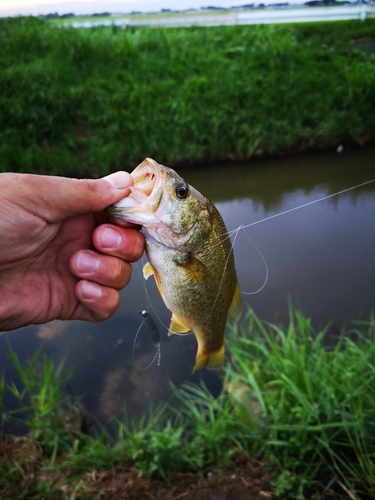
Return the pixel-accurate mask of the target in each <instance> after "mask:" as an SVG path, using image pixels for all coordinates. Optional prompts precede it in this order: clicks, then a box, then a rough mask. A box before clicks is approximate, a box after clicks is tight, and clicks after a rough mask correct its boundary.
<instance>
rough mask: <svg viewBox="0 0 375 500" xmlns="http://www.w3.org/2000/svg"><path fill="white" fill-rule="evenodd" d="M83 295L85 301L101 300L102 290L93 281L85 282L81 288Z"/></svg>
mask: <svg viewBox="0 0 375 500" xmlns="http://www.w3.org/2000/svg"><path fill="white" fill-rule="evenodd" d="M81 291H82V295H83V296H84V298H85V299H100V297H101V296H102V289H101V288H100V286H99V285H97V284H96V283H93V282H92V281H84V282H83V283H82V286H81Z"/></svg>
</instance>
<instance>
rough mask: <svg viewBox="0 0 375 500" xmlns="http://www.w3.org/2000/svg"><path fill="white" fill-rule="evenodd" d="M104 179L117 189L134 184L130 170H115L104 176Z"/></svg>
mask: <svg viewBox="0 0 375 500" xmlns="http://www.w3.org/2000/svg"><path fill="white" fill-rule="evenodd" d="M103 179H104V180H106V181H107V182H109V184H110V185H111V186H112V187H114V188H117V189H124V188H126V187H129V186H132V185H133V178H132V176H131V175H130V174H128V172H124V171H122V170H120V171H119V172H115V173H114V174H111V175H107V176H106V177H103Z"/></svg>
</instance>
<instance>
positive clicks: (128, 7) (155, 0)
mask: <svg viewBox="0 0 375 500" xmlns="http://www.w3.org/2000/svg"><path fill="white" fill-rule="evenodd" d="M261 1H262V0H259V1H257V0H243V1H242V2H238V1H236V0H177V1H176V0H138V1H136V0H106V1H104V0H94V1H92V0H79V1H78V2H73V1H64V0H63V1H62V0H0V17H5V16H16V15H20V14H21V15H29V14H32V15H34V16H37V15H38V14H48V13H50V12H58V13H59V14H66V13H68V12H73V13H74V14H94V13H95V12H111V13H117V12H121V13H124V14H126V13H129V12H132V11H133V10H136V11H142V12H154V11H159V10H161V9H176V10H183V9H189V8H195V9H199V8H200V7H207V6H209V5H215V6H216V7H231V6H238V5H244V4H246V3H253V2H255V3H260V2H261ZM280 1H287V0H267V1H266V2H264V3H267V4H271V3H278V2H280ZM289 3H298V0H292V1H291V2H289ZM301 3H302V1H301Z"/></svg>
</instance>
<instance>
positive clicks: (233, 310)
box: [228, 282, 242, 322]
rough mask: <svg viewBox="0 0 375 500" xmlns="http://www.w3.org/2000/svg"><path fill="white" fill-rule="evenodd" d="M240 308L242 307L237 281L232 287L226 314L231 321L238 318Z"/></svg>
mask: <svg viewBox="0 0 375 500" xmlns="http://www.w3.org/2000/svg"><path fill="white" fill-rule="evenodd" d="M241 309H242V298H241V290H240V287H239V284H238V282H237V283H236V286H235V288H234V293H233V299H232V302H231V305H230V307H229V311H228V315H229V317H230V319H231V320H232V321H234V322H236V321H238V320H239V319H240V316H241Z"/></svg>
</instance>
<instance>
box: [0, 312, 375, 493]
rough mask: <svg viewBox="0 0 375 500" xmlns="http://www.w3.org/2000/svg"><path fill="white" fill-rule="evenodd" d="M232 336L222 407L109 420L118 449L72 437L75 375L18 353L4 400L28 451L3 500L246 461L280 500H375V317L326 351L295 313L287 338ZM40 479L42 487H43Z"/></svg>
mask: <svg viewBox="0 0 375 500" xmlns="http://www.w3.org/2000/svg"><path fill="white" fill-rule="evenodd" d="M231 330H232V332H231V335H230V338H229V341H228V351H229V352H230V357H231V363H230V364H229V365H227V367H226V369H225V376H224V381H223V391H222V393H221V395H220V396H219V397H218V398H217V399H215V398H214V397H213V396H212V395H211V394H210V393H209V391H208V389H207V388H206V387H205V386H203V385H202V386H193V385H184V386H182V387H180V388H172V397H171V400H170V402H169V403H168V404H166V403H164V404H161V405H159V406H158V407H155V408H152V407H151V408H150V410H149V413H148V414H147V415H145V416H144V417H143V418H142V419H141V420H140V421H138V422H129V420H128V419H127V418H126V413H125V414H124V417H123V418H122V419H119V420H118V419H116V420H112V422H111V424H112V426H114V428H115V429H117V434H116V437H115V438H113V437H111V436H110V435H109V433H108V432H107V431H106V430H105V429H103V430H102V431H101V433H100V434H99V435H98V434H97V433H93V434H92V435H91V436H88V435H84V434H82V432H80V429H79V425H76V426H75V428H72V426H69V425H68V424H67V419H66V418H64V415H65V417H66V414H67V412H68V411H69V412H70V413H72V412H73V413H74V412H75V411H76V408H77V407H78V406H79V404H78V403H77V402H72V401H71V399H69V400H67V399H66V398H62V388H63V386H64V384H66V381H67V378H68V375H69V374H67V373H64V372H62V368H61V366H60V367H58V368H57V369H53V365H52V363H51V361H50V360H48V359H47V358H46V357H45V356H42V355H41V353H40V352H39V351H38V352H37V353H36V354H35V355H34V357H33V359H32V361H31V363H30V365H29V366H28V367H22V366H21V365H20V363H19V360H18V358H17V355H16V354H15V352H14V351H13V350H12V349H11V348H10V351H9V352H10V357H11V360H12V362H13V364H14V365H15V367H16V369H17V372H18V375H19V377H20V379H21V381H22V385H23V388H22V389H20V388H18V387H16V386H15V384H11V385H10V386H9V385H7V384H6V381H5V383H4V384H3V387H4V388H3V391H5V390H10V391H11V392H12V393H13V395H15V396H16V397H17V398H18V399H19V400H20V403H21V406H22V410H23V413H25V411H26V412H27V415H28V417H27V424H28V426H29V430H30V435H29V438H30V439H29V441H28V447H27V449H25V450H24V454H23V455H22V456H21V457H20V456H19V455H18V457H17V460H15V459H14V458H12V453H10V452H9V449H8V452H7V453H4V454H1V458H0V496H1V498H12V499H14V500H17V499H18V498H25V497H27V498H34V497H35V498H54V497H55V496H58V494H59V493H58V492H59V491H61V488H63V485H64V484H67V485H70V488H73V489H74V491H75V493H74V494H75V495H78V494H79V495H81V497H82V498H84V497H85V495H84V481H85V477H87V476H86V474H87V473H90V474H91V473H94V472H93V471H96V472H100V471H103V470H111V469H112V468H114V467H117V466H121V465H123V466H130V465H134V466H135V467H136V468H137V469H138V474H139V475H140V476H145V477H151V478H155V479H163V480H168V477H169V475H170V474H171V473H173V472H189V471H190V472H199V471H203V470H205V471H207V469H208V468H210V467H211V468H214V469H215V470H220V469H225V468H227V467H229V466H230V465H231V464H232V463H233V461H234V459H235V457H238V456H239V455H241V456H245V457H257V458H261V459H262V460H265V461H266V462H267V463H268V464H269V467H270V469H271V470H272V471H273V472H274V477H275V481H274V487H275V491H276V494H277V495H278V496H281V497H284V498H289V499H294V498H295V499H302V498H318V496H317V495H318V493H317V492H318V491H320V493H322V491H323V490H324V489H326V490H328V489H331V490H332V489H333V490H335V489H336V490H339V491H340V492H341V493H342V492H343V491H349V492H351V494H352V498H354V497H356V498H366V495H367V497H369V498H373V497H374V495H375V460H374V456H375V315H372V316H371V318H370V320H369V321H368V322H366V323H358V324H356V325H355V328H354V329H353V330H351V331H348V332H342V334H341V335H340V338H338V339H335V340H336V342H335V343H334V345H331V346H330V347H327V346H326V340H325V336H326V332H325V331H323V332H319V333H317V332H315V331H314V329H313V328H312V326H311V321H310V320H309V319H308V318H305V317H304V316H302V315H301V314H300V313H299V312H297V311H295V312H294V311H291V314H290V323H289V325H288V327H287V328H282V327H279V326H277V325H270V324H265V323H263V322H261V321H260V320H259V319H258V318H257V317H256V316H255V314H254V313H253V312H251V311H250V312H249V313H248V317H247V324H246V325H242V326H239V327H232V328H231ZM37 360H39V361H40V363H37ZM37 366H40V369H39V370H37V369H35V368H36V367H37ZM73 403H74V404H73ZM11 418H14V414H9V413H6V419H11ZM0 445H1V443H0ZM30 450H31V451H32V453H31V451H30ZM30 454H31V455H32V457H31V458H32V459H30ZM41 474H42V476H43V477H45V478H46V479H45V480H43V481H35V478H36V477H39V476H40V475H41ZM48 474H50V476H48ZM51 474H52V475H53V476H51ZM48 477H51V478H52V479H50V480H48ZM56 477H57V478H58V481H57V480H56ZM318 485H319V487H318ZM33 495H34V496H33ZM38 495H39V496H38ZM314 495H315V496H314Z"/></svg>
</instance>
